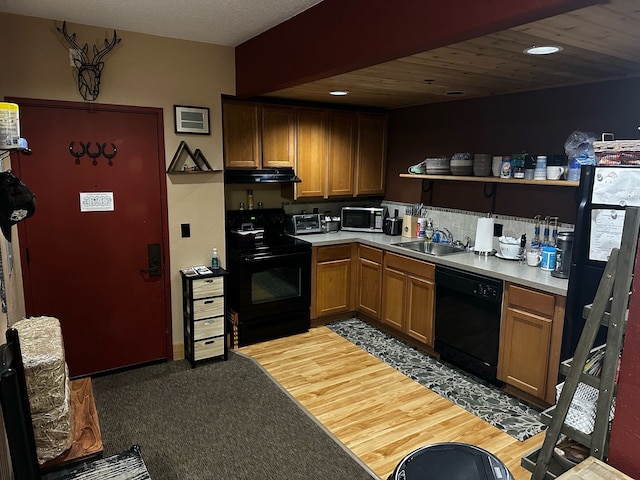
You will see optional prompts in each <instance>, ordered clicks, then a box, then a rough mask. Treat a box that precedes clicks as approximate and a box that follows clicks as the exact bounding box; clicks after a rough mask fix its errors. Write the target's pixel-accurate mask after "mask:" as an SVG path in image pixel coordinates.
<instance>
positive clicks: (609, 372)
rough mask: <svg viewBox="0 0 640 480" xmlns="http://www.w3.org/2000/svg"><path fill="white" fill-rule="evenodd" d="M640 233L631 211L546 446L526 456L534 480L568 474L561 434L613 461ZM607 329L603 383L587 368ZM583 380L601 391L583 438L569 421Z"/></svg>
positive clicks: (637, 214)
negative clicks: (559, 446) (559, 453)
mask: <svg viewBox="0 0 640 480" xmlns="http://www.w3.org/2000/svg"><path fill="white" fill-rule="evenodd" d="M639 230H640V208H637V207H628V208H627V209H626V210H625V219H624V227H623V232H622V240H621V243H620V248H619V249H617V248H614V249H612V251H611V255H610V257H609V261H608V262H607V265H606V267H605V270H604V273H603V275H602V279H601V280H600V284H599V286H598V290H597V292H596V295H595V297H594V300H593V303H592V304H591V305H588V306H585V311H584V316H585V318H586V322H585V325H584V329H583V331H582V334H581V335H580V339H579V340H578V345H577V347H576V351H575V354H574V356H573V359H572V360H571V361H570V366H569V370H568V372H566V379H565V382H564V386H563V388H562V392H561V393H560V397H559V398H558V402H557V404H556V405H555V407H552V408H551V409H549V410H547V411H545V412H544V413H543V416H544V415H545V414H546V415H548V416H550V417H551V419H550V422H549V426H548V428H547V430H546V432H545V438H544V443H543V444H542V447H541V448H540V449H539V450H537V451H535V452H532V453H531V454H529V455H527V457H525V458H523V461H522V464H523V466H524V467H525V468H529V469H530V470H531V468H530V467H533V469H532V471H533V475H532V476H531V479H532V480H542V479H553V478H557V476H559V475H560V474H562V473H563V471H564V470H566V468H562V467H560V468H559V465H557V464H556V462H553V459H552V454H553V450H554V447H555V445H556V442H557V441H558V437H559V435H560V433H564V434H565V435H567V436H569V437H570V438H573V439H574V440H577V441H580V443H583V444H585V446H587V447H589V449H590V454H591V456H592V457H595V458H597V459H599V460H605V459H606V457H607V453H608V447H609V423H610V422H609V420H610V412H611V407H612V405H613V402H614V397H615V391H616V372H617V368H618V359H619V356H620V353H621V351H622V345H623V341H624V331H625V327H626V320H627V314H628V304H629V292H630V289H631V281H632V276H633V267H634V261H635V258H636V249H637V246H638V232H639ZM601 325H605V326H607V327H608V331H607V340H606V345H605V347H604V348H605V354H604V358H603V360H602V371H601V375H600V378H599V379H598V378H596V377H593V376H591V375H588V374H587V373H584V367H585V363H586V362H587V360H588V357H589V354H590V352H591V350H592V348H593V343H594V341H595V339H596V335H597V334H598V330H599V329H600V326H601ZM580 382H583V383H586V384H589V385H592V386H594V387H596V388H597V389H598V399H597V407H596V414H595V421H594V427H593V432H592V433H591V435H585V434H584V433H582V434H581V432H579V431H577V430H575V429H573V428H572V427H571V426H569V425H567V424H566V423H565V420H566V417H567V413H568V412H569V408H570V407H571V402H572V401H573V397H574V394H575V393H576V390H577V388H578V385H579V383H580ZM576 437H578V438H576ZM525 459H526V460H525ZM552 464H553V465H552Z"/></svg>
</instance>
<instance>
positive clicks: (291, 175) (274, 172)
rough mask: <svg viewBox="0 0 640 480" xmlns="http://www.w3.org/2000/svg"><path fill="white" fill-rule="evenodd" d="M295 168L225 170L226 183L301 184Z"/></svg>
mask: <svg viewBox="0 0 640 480" xmlns="http://www.w3.org/2000/svg"><path fill="white" fill-rule="evenodd" d="M301 181H302V180H300V179H299V178H298V177H297V176H296V174H295V172H294V171H293V168H263V169H260V170H248V169H247V170H241V169H234V170H225V171H224V182H225V183H299V182H301Z"/></svg>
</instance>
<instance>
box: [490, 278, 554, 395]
mask: <svg viewBox="0 0 640 480" xmlns="http://www.w3.org/2000/svg"><path fill="white" fill-rule="evenodd" d="M564 310H565V298H564V297H560V296H557V295H552V294H550V293H545V292H539V291H537V290H532V289H528V288H525V287H522V286H519V285H512V284H507V286H506V288H505V297H504V302H503V309H502V323H501V328H500V352H499V358H498V378H499V379H500V380H502V381H503V382H505V383H506V384H507V385H510V386H511V387H514V388H516V389H517V390H518V391H519V392H523V393H525V394H527V395H530V396H531V397H533V399H537V400H542V401H543V402H544V403H547V404H552V403H554V402H555V385H556V383H557V378H558V367H559V361H560V348H561V343H562V327H563V322H564Z"/></svg>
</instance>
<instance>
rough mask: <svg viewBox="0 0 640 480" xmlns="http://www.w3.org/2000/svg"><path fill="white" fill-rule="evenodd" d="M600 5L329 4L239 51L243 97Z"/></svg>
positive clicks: (329, 0) (561, 0)
mask: <svg viewBox="0 0 640 480" xmlns="http://www.w3.org/2000/svg"><path fill="white" fill-rule="evenodd" d="M601 3H606V0H537V1H535V2H514V1H513V0H490V1H483V2H478V1H477V0H456V1H455V2H436V1H433V0H432V1H425V0H402V2H389V1H385V0H349V1H348V2H345V1H344V0H324V1H323V2H321V3H319V4H317V5H315V6H314V7H312V8H310V9H308V10H306V11H304V12H302V13H301V14H299V15H297V16H296V17H293V18H291V19H290V20H288V21H286V22H284V23H281V24H280V25H278V26H276V27H274V28H272V29H270V30H268V31H266V32H264V33H262V34H260V35H258V36H256V37H254V38H252V39H250V40H248V41H246V42H244V43H243V44H241V45H239V46H237V47H236V52H235V54H236V94H237V95H238V96H239V97H251V96H256V95H262V94H265V93H269V92H273V91H276V90H281V89H283V88H289V87H292V86H295V85H300V84H302V83H307V82H310V81H315V80H319V79H322V78H326V77H329V76H333V75H338V74H342V73H345V72H349V71H353V70H356V69H360V68H364V67H368V66H371V65H376V64H379V63H382V62H386V61H390V60H394V59H397V58H401V57H405V56H408V55H413V54H416V53H420V52H425V51H428V50H431V49H434V48H439V47H443V46H446V45H450V44H452V43H456V42H461V41H464V40H469V39H471V38H475V37H479V36H482V35H487V34H489V33H494V32H498V31H502V30H505V29H508V28H512V27H515V26H518V25H523V24H526V23H529V22H533V21H536V20H540V19H543V18H547V17H551V16H554V15H558V14H561V13H566V12H569V11H572V10H576V9H579V8H583V7H587V6H591V5H595V4H601Z"/></svg>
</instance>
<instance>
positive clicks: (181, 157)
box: [167, 140, 222, 173]
mask: <svg viewBox="0 0 640 480" xmlns="http://www.w3.org/2000/svg"><path fill="white" fill-rule="evenodd" d="M221 171H222V170H214V169H213V168H211V165H210V164H209V162H208V161H207V159H206V157H205V156H204V154H203V153H202V151H200V149H199V148H198V149H196V150H195V151H193V152H192V151H191V149H190V148H189V145H187V142H185V141H184V140H183V141H181V142H180V145H178V149H177V150H176V153H175V154H174V155H173V160H171V164H170V165H169V168H168V169H167V173H211V172H221Z"/></svg>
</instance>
